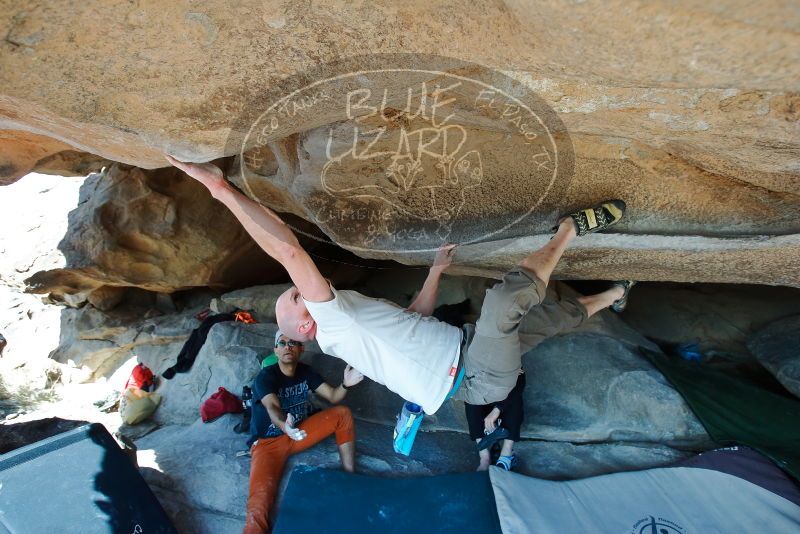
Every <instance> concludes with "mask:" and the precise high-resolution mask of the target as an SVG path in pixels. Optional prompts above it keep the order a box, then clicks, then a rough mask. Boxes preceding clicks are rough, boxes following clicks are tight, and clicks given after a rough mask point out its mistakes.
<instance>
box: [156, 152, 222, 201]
mask: <svg viewBox="0 0 800 534" xmlns="http://www.w3.org/2000/svg"><path fill="white" fill-rule="evenodd" d="M164 157H165V158H167V161H169V162H170V163H171V164H172V165H174V166H175V167H177V168H179V169H180V170H182V171H183V172H185V173H186V174H188V175H189V176H191V177H192V178H194V179H195V180H197V181H198V182H200V183H201V184H203V185H204V186H206V187H207V188H208V190H209V191H211V194H212V196H213V195H214V193H215V192H216V191H218V190H219V189H220V188H223V187H225V186H226V183H225V177H224V176H223V174H222V170H220V168H219V167H217V166H216V165H214V164H212V163H184V162H183V161H179V160H177V159H175V158H173V157H172V156H170V155H165V156H164Z"/></svg>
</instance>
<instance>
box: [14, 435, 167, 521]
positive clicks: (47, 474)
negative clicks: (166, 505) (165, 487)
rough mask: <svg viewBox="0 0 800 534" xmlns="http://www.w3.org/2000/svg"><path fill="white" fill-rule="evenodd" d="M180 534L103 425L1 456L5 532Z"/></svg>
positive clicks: (37, 443)
mask: <svg viewBox="0 0 800 534" xmlns="http://www.w3.org/2000/svg"><path fill="white" fill-rule="evenodd" d="M5 532H9V533H10V532H31V533H35V532H36V533H38V532H42V533H44V532H48V533H49V532H80V533H82V534H85V533H92V534H94V533H104V534H105V533H118V532H122V533H141V534H146V533H159V534H172V533H175V532H177V531H176V530H175V528H174V527H173V525H172V522H171V521H170V519H169V517H167V514H166V513H165V512H164V509H163V508H162V507H161V505H160V504H159V502H158V501H157V500H156V497H155V495H153V492H152V491H150V488H149V487H148V486H147V483H146V482H145V481H144V479H143V478H142V475H141V474H140V473H139V470H138V469H136V466H135V465H134V464H133V462H132V461H131V460H130V459H129V458H128V457H127V456H126V455H125V453H124V452H123V451H122V449H120V447H119V445H117V442H116V441H114V438H112V437H111V435H110V434H109V433H108V431H107V430H106V429H105V427H103V425H99V424H92V425H84V426H81V427H79V428H76V429H74V430H70V431H68V432H63V433H61V434H58V435H55V436H53V437H50V438H47V439H45V440H42V441H38V442H36V443H33V444H30V445H26V446H25V447H22V448H19V449H16V450H14V451H11V452H9V453H7V454H4V455H2V456H0V533H5Z"/></svg>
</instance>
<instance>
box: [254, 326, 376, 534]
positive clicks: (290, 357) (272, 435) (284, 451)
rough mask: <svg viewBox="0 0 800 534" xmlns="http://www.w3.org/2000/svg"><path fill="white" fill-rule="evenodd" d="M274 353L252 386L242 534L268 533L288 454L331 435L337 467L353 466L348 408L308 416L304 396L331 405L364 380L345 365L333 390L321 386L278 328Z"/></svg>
mask: <svg viewBox="0 0 800 534" xmlns="http://www.w3.org/2000/svg"><path fill="white" fill-rule="evenodd" d="M275 354H276V355H277V357H278V362H277V363H276V364H273V365H269V366H268V367H265V368H263V369H261V371H260V372H259V373H258V375H257V376H256V379H255V381H254V383H253V414H252V418H251V420H250V433H251V435H252V437H251V438H250V441H251V442H252V446H251V449H250V452H251V456H252V462H251V464H250V494H249V497H248V499H247V518H246V523H245V528H244V532H245V533H246V534H247V533H255V532H258V533H259V534H260V533H263V532H265V531H267V530H268V517H269V510H270V508H271V507H272V505H273V502H274V500H275V495H276V493H277V491H278V484H280V480H281V475H282V474H283V466H284V465H285V463H286V459H287V458H288V457H289V456H290V455H292V454H295V453H297V452H300V451H303V450H305V449H308V448H309V447H312V446H314V445H316V444H317V443H319V442H320V441H322V440H323V439H325V438H327V437H328V436H330V435H331V434H336V444H337V445H338V446H339V457H340V458H341V461H342V468H343V469H344V470H345V471H348V472H351V473H352V472H353V469H354V465H355V439H356V435H355V425H354V424H353V416H352V415H351V414H350V409H349V408H347V407H346V406H334V407H332V408H328V409H327V410H322V411H321V412H318V413H316V414H314V415H310V410H311V405H310V403H309V399H308V397H309V394H310V393H311V392H312V391H313V392H314V393H316V394H317V395H319V396H320V397H322V398H323V399H325V400H327V401H328V402H331V403H333V404H336V403H338V402H341V401H342V399H344V397H345V395H346V394H347V388H348V387H351V386H354V385H356V384H358V383H359V382H361V380H362V379H363V378H364V376H363V375H362V374H361V373H359V372H358V371H356V370H355V369H353V368H352V367H350V366H349V365H348V366H347V367H346V368H345V370H344V378H343V380H342V384H341V385H340V386H339V387H333V386H331V385H329V384H326V383H325V381H324V380H323V379H322V377H321V376H320V375H319V374H317V373H316V372H315V371H314V370H313V369H312V368H311V367H310V366H308V365H306V364H304V363H301V362H300V361H299V360H300V356H301V355H302V354H303V344H302V343H301V342H300V341H294V340H291V339H289V337H287V336H286V335H284V334H283V333H282V332H281V331H280V330H278V332H277V333H276V334H275ZM270 521H271V519H270Z"/></svg>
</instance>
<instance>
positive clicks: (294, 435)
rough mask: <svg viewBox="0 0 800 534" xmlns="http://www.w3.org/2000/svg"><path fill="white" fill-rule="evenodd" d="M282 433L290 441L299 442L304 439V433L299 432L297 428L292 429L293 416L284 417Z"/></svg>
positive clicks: (303, 431) (302, 431)
mask: <svg viewBox="0 0 800 534" xmlns="http://www.w3.org/2000/svg"><path fill="white" fill-rule="evenodd" d="M283 428H284V433H285V434H286V435H287V436H289V438H290V439H293V440H295V441H301V440H303V439H305V437H306V431H305V430H300V429H299V428H295V427H294V416H293V415H292V414H289V415H287V416H286V423H285V424H284V427H283Z"/></svg>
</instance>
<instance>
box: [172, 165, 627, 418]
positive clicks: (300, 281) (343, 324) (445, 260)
mask: <svg viewBox="0 0 800 534" xmlns="http://www.w3.org/2000/svg"><path fill="white" fill-rule="evenodd" d="M167 160H168V161H169V162H170V163H171V164H173V165H175V166H176V167H178V168H179V169H181V170H182V171H184V172H185V173H186V174H188V175H189V176H191V177H193V178H194V179H196V180H197V181H199V182H200V183H202V184H203V185H204V186H205V187H206V188H207V189H208V190H209V192H210V193H211V195H212V196H213V197H214V198H216V199H217V200H219V201H220V202H222V203H223V204H224V205H225V206H226V207H227V208H228V209H230V211H231V212H232V213H233V214H234V216H235V217H236V218H237V219H238V220H239V222H240V223H241V224H242V226H244V228H245V230H246V231H247V232H248V233H249V234H250V236H252V238H253V239H254V240H255V242H256V243H258V245H259V246H260V247H261V248H262V249H264V251H265V252H266V253H267V254H269V255H270V256H271V257H273V258H274V259H275V260H277V261H278V262H279V263H280V264H281V265H283V267H284V268H285V269H286V270H287V271H288V273H289V277H290V278H291V279H292V282H293V283H294V286H293V287H291V288H290V289H288V290H287V291H286V292H285V293H283V294H282V295H281V296H280V297H279V298H278V300H277V302H276V304H275V313H276V317H277V321H278V326H279V327H280V329H281V330H282V331H283V332H285V333H286V334H287V335H288V336H290V337H291V338H292V339H295V340H298V341H309V340H312V339H316V340H317V343H318V344H319V346H320V348H321V349H322V350H323V351H324V352H325V353H327V354H330V355H332V356H336V357H338V358H341V359H343V360H344V361H346V362H347V363H348V364H349V365H351V366H352V367H354V368H355V369H358V370H359V371H360V372H361V373H363V374H364V375H365V376H368V377H369V378H371V379H372V380H374V381H375V382H378V383H379V384H384V385H385V386H386V387H388V388H389V389H390V390H392V391H393V392H395V393H397V394H398V395H400V396H401V397H403V398H404V399H405V400H407V401H410V402H413V403H415V404H418V405H420V406H422V408H423V409H424V411H425V413H428V414H433V413H435V412H436V411H437V410H438V409H439V407H440V406H441V405H442V404H443V403H444V401H445V400H446V399H448V398H450V397H454V398H457V399H460V400H464V401H466V402H468V403H470V404H490V403H494V402H499V401H502V400H503V399H505V398H506V397H507V396H508V394H509V392H510V391H511V390H512V389H513V388H514V385H515V384H516V381H517V376H518V373H519V369H520V368H521V364H522V346H521V344H520V338H519V332H518V327H519V324H520V321H521V320H522V318H523V317H524V316H525V314H526V313H527V312H528V310H530V309H531V308H532V307H534V306H536V305H538V304H540V303H541V302H542V301H543V300H544V297H545V289H546V287H547V283H548V281H549V280H550V275H551V274H552V272H553V270H554V269H555V266H556V264H557V263H558V260H559V259H560V258H561V255H562V254H563V253H564V250H566V248H567V246H568V245H569V244H570V242H572V240H573V239H575V238H576V237H577V236H582V235H585V234H588V233H591V232H595V231H599V230H604V229H606V228H608V227H610V226H611V225H613V224H616V223H617V222H619V220H620V219H621V218H622V216H623V213H624V210H625V203H624V202H622V201H621V200H612V201H607V202H604V203H602V204H599V205H597V206H595V207H593V208H587V209H584V210H581V211H578V212H576V213H573V214H571V215H568V216H566V217H564V218H562V219H561V220H560V221H558V224H557V225H556V226H555V227H554V230H555V235H554V236H553V237H552V238H551V239H550V241H549V242H548V243H547V244H546V245H545V246H544V247H542V248H541V249H539V250H537V251H535V252H533V253H531V254H530V255H529V256H527V257H526V258H525V259H523V260H522V262H520V264H519V265H518V266H517V267H515V268H514V269H512V270H511V271H510V272H508V273H507V274H506V275H505V276H504V277H503V280H502V281H500V282H499V283H497V284H496V285H495V286H494V287H492V288H490V289H488V290H487V291H486V298H485V299H484V303H483V307H482V309H481V315H480V318H479V319H478V321H477V324H476V325H474V326H473V325H467V326H465V327H464V328H463V329H460V328H457V327H454V326H451V325H448V324H446V323H444V322H441V321H439V320H437V319H435V318H433V317H431V316H430V315H431V313H433V309H434V306H435V303H436V293H437V290H438V286H439V279H440V277H441V275H442V273H443V272H444V271H445V270H446V269H447V267H448V266H449V265H450V263H451V262H452V259H453V255H454V253H455V246H454V245H446V246H443V247H442V248H441V249H440V250H439V252H438V253H437V255H436V259H435V260H434V264H433V266H432V267H431V268H430V271H429V273H428V277H427V279H426V280H425V282H424V284H423V286H422V289H421V290H420V293H419V295H418V296H417V298H416V299H415V300H414V302H413V303H412V304H411V305H410V306H409V307H408V308H401V307H400V306H397V305H395V304H392V303H389V302H386V301H384V300H378V299H373V298H369V297H366V296H364V295H361V294H360V293H358V292H356V291H344V290H337V289H335V288H334V287H332V285H331V284H330V283H329V282H328V281H327V280H326V279H325V278H324V277H323V276H322V274H321V273H320V272H319V269H317V266H316V265H315V264H314V261H313V260H312V259H311V256H309V255H308V253H307V252H306V251H305V250H303V248H302V247H301V246H300V243H299V242H298V240H297V237H296V236H295V235H294V233H293V232H292V231H291V229H290V228H289V227H288V226H287V225H286V224H285V223H284V222H283V221H282V220H281V219H280V217H278V215H276V214H275V213H274V212H273V211H272V210H270V209H268V208H266V207H264V206H262V205H260V204H258V203H257V202H254V201H253V200H250V199H249V198H247V197H245V196H244V195H243V194H241V193H240V192H238V191H237V190H235V189H234V188H233V187H232V186H231V185H230V184H229V183H228V182H227V180H226V179H225V177H224V176H223V173H222V171H221V170H220V169H219V168H218V167H216V166H215V165H212V164H209V163H204V164H196V163H183V162H180V161H178V160H176V159H175V158H173V157H171V156H167ZM601 295H602V296H601V297H598V298H596V299H594V300H592V301H591V302H587V303H586V304H585V305H586V307H587V308H590V307H592V306H600V307H608V306H610V305H612V304H613V303H614V301H616V300H619V299H622V298H624V297H625V296H626V295H624V294H623V292H622V291H621V290H609V291H608V292H606V293H603V294H601Z"/></svg>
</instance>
